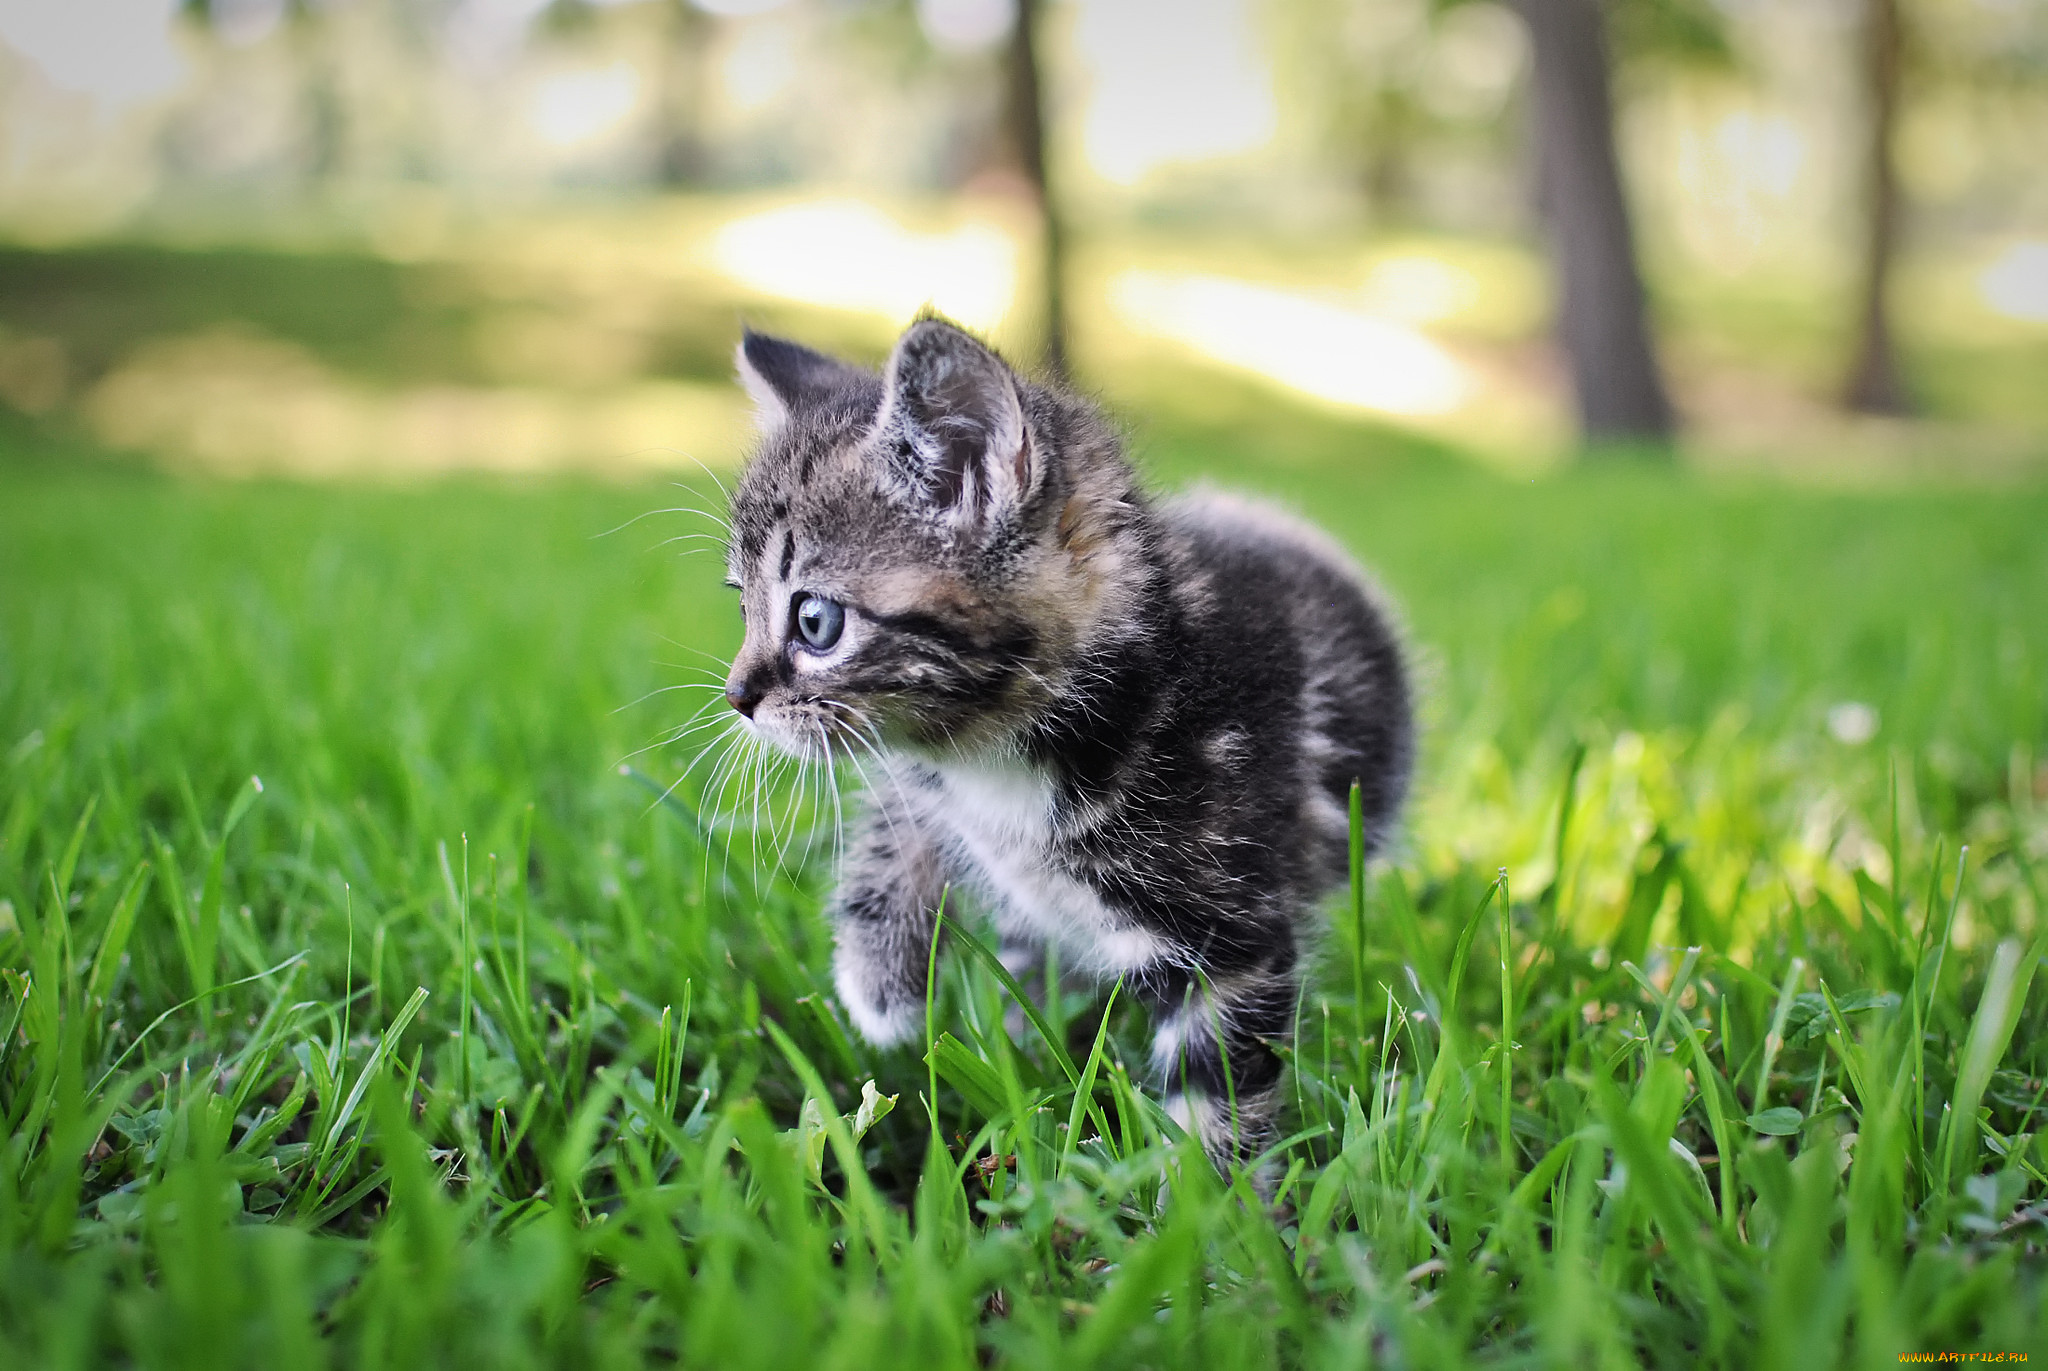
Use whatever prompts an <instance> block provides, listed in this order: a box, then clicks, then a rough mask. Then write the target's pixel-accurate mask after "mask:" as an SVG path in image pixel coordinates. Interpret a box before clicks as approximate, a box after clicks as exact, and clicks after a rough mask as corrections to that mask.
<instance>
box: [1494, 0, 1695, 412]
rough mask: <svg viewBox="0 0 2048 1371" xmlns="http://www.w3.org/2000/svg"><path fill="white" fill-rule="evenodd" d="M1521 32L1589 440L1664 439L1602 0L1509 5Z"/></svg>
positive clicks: (1540, 178) (1663, 406) (1541, 181)
mask: <svg viewBox="0 0 2048 1371" xmlns="http://www.w3.org/2000/svg"><path fill="white" fill-rule="evenodd" d="M1515 10H1516V11H1517V12H1518V13H1519V14H1520V15H1521V16H1522V19H1523V21H1524V22H1525V23H1526V24H1527V25H1528V29H1529V39H1530V47H1531V50H1532V54H1533V57H1534V63H1533V66H1534V70H1533V73H1532V79H1531V82H1530V97H1531V103H1532V116H1533V118H1532V123H1533V125H1534V136H1535V140H1536V157H1537V203H1538V206H1539V209H1540V211H1541V213H1542V216H1543V220H1544V223H1545V227H1546V230H1547V237H1548V239H1549V244H1550V252H1551V256H1552V260H1553V262H1554V263H1555V267H1556V272H1557V279H1558V321H1557V327H1558V337H1559V340H1560V342H1561V343H1562V344H1563V347H1564V351H1565V357H1566V360H1567V362H1568V364H1569V365H1570V367H1571V373H1572V384H1573V388H1574V390H1575V391H1576V393H1577V396H1578V406H1579V424H1580V429H1581V432H1582V434H1583V436H1584V437H1585V438H1586V439H1587V440H1588V441H1589V442H1596V443H1598V442H1631V441H1649V442H1653V443H1660V442H1663V441H1664V440H1666V439H1668V438H1669V437H1670V436H1671V433H1672V428H1673V416H1672V410H1671V401H1670V399H1669V397H1668V396H1667V394H1666V392H1665V389H1664V377H1663V373H1662V372H1661V370H1660V369H1659V368H1658V365H1657V354H1656V348H1655V345H1654V343H1653V341H1652V339H1651V336H1650V330H1649V324H1648V320H1647V318H1646V317H1645V304H1644V297H1643V283H1642V277H1641V275H1640V273H1639V272H1638V270H1637V268H1636V250H1635V235H1634V231H1633V229H1632V227H1631V225H1630V221H1629V210H1628V201H1627V198H1626V197H1625V196H1624V194H1623V191H1622V183H1621V167H1620V163H1619V159H1618V158H1617V157H1616V155H1615V141H1614V102H1613V95H1612V77H1611V72H1610V67H1609V58H1608V52H1609V49H1608V34H1607V28H1606V21H1605V17H1604V15H1603V14H1602V11H1601V0H1515Z"/></svg>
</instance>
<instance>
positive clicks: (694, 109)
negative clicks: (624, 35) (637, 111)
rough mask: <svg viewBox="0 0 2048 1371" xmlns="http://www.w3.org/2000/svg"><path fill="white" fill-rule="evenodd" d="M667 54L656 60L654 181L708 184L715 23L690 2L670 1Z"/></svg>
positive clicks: (680, 184)
mask: <svg viewBox="0 0 2048 1371" xmlns="http://www.w3.org/2000/svg"><path fill="white" fill-rule="evenodd" d="M664 27H665V28H666V30H667V32H666V34H665V35H664V36H665V37H666V39H667V43H666V44H665V47H666V51H663V52H661V53H659V54H658V55H657V57H656V60H655V67H654V72H655V89H654V117H655V122H656V128H655V138H656V145H655V159H654V174H655V179H656V180H657V181H658V182H659V183H660V184H662V185H664V186H688V185H694V184H696V183H697V182H699V181H702V180H703V179H704V173H705V171H706V169H707V164H708V162H709V160H710V159H709V157H708V156H707V155H706V150H705V146H704V87H705V85H706V83H707V82H708V81H709V80H710V45H711V34H710V22H709V21H708V20H707V19H706V18H705V17H704V15H702V14H700V13H699V12H698V11H697V9H696V7H695V6H693V5H691V4H690V3H688V0H670V3H669V5H668V13H667V15H666V16H665V24H664Z"/></svg>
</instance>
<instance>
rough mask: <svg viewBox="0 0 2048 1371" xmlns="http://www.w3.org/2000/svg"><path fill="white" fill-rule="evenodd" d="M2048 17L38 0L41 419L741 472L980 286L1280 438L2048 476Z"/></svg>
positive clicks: (1321, 449) (27, 20)
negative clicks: (807, 351) (800, 346)
mask: <svg viewBox="0 0 2048 1371" xmlns="http://www.w3.org/2000/svg"><path fill="white" fill-rule="evenodd" d="M2044 136H2048V4H2044V3H2042V0H1776V3H1766V0H1605V2H1604V3H1602V2H1601V0H1518V2H1517V3H1513V4H1497V3H1488V2H1487V0H1473V2H1471V3H1451V2H1449V0H915V3H910V2H909V0H690V2H686V0H200V2H199V3H192V2H190V0H188V2H187V3H179V2H178V0H63V3H57V2H56V0H0V407H4V410H5V411H6V413H5V414H4V415H0V419H4V420H5V422H6V423H8V424H10V425H13V426H15V427H16V428H17V429H20V428H22V427H23V426H26V427H28V428H29V429H31V430H32V431H35V432H38V433H43V434H50V435H57V434H61V435H65V436H66V437H67V438H68V439H69V440H73V441H75V442H78V443H81V444H85V445H89V446H91V447H93V448H96V449H102V450H120V451H127V452H138V453H143V454H147V455H148V456H149V457H150V458H151V459H153V460H155V461H158V462H161V463H163V464H166V465H169V466H173V467H177V468H183V469H195V470H204V471H209V472H224V473H248V474H257V473H291V474H310V475H322V476H326V475H354V474H377V475H407V474H413V473H421V472H432V471H441V470H448V469H491V470H500V471H539V470H554V469H575V470H587V471H603V472H622V473H626V474H632V473H636V472H642V471H648V470H651V469H660V468H668V467H689V466H690V465H691V464H692V463H694V462H698V461H701V462H705V463H709V464H712V465H717V464H719V463H721V462H729V461H732V460H734V459H735V458H736V457H737V456H738V454H739V452H740V450H741V448H742V445H743V444H744V442H745V439H746V416H745V412H744V410H743V408H742V402H741V399H740V397H739V395H738V393H737V388H736V387H735V386H733V385H732V383H731V380H730V365H729V358H730V353H731V348H732V345H733V343H734V340H735V338H736V335H737V332H738V328H739V325H740V323H741V321H742V320H744V321H747V322H749V323H752V324H754V325H755V326H757V327H762V328H767V329H771V330H779V331H785V332H788V333H791V334H794V335H797V336H799V337H802V338H804V339H807V340H809V341H812V342H814V343H817V344H819V345H821V346H826V347H831V348H836V349H839V350H842V351H844V352H846V353H847V354H849V355H852V356H854V357H857V358H860V359H862V360H866V361H869V362H873V361H877V360H879V358H880V357H881V356H882V355H883V353H884V351H885V349H886V347H887V345H888V342H889V340H890V339H891V338H892V337H893V335H894V333H895V331H896V330H897V329H899V328H900V327H901V326H902V325H903V324H904V322H905V321H906V320H907V319H908V318H909V317H910V316H911V315H912V314H913V313H914V312H915V311H917V310H918V309H919V308H920V307H922V306H924V305H926V304H930V305H933V306H936V307H937V308H938V309H939V310H941V311H943V312H945V313H947V314H949V315H951V316H952V317H954V318H956V319H959V320H961V321H962V322H964V323H967V324H969V325H971V326H973V327H975V328H977V329H981V330H985V331H986V332H987V333H988V334H989V335H991V336H992V337H993V338H994V339H995V340H996V341H997V342H998V343H999V344H1000V345H1002V346H1004V347H1005V348H1006V349H1007V350H1008V351H1009V352H1010V353H1011V354H1012V355H1013V356H1014V357H1016V358H1018V359H1020V360H1023V361H1025V362H1028V363H1030V364H1032V365H1035V366H1039V367H1042V368H1045V369H1047V370H1051V371H1063V372H1065V373H1067V374H1068V375H1070V376H1071V378H1072V379H1073V381H1074V382H1075V383H1076V384H1078V385H1080V386H1082V387H1083V388H1086V389H1088V390H1091V391H1094V392H1096V393H1098V394H1100V395H1102V396H1103V397H1104V398H1105V399H1106V400H1107V401H1108V402H1109V403H1110V404H1111V406H1112V407H1113V408H1114V409H1115V410H1117V412H1118V413H1119V414H1121V415H1123V416H1125V417H1126V418H1127V419H1128V420H1130V421H1131V422H1132V423H1133V425H1134V427H1135V428H1136V430H1137V431H1138V432H1139V433H1140V435H1141V436H1142V435H1145V434H1148V433H1149V434H1152V435H1155V436H1160V435H1163V436H1164V437H1165V438H1166V439H1168V440H1169V442H1168V445H1169V446H1170V445H1171V443H1170V440H1171V438H1172V437H1173V435H1175V434H1180V433H1194V434H1201V435H1206V438H1205V442H1206V441H1211V440H1216V439H1218V438H1220V439H1221V440H1223V441H1227V442H1229V443H1230V444H1231V445H1232V446H1233V447H1234V448H1235V449H1236V450H1238V451H1240V452H1241V453H1242V455H1243V456H1244V457H1245V458H1248V459H1252V460H1264V461H1272V462H1288V461H1295V462H1301V461H1311V460H1316V459H1319V458H1322V457H1328V456H1330V455H1332V454H1353V453H1355V454H1359V455H1360V456H1361V457H1363V456H1368V455H1370V454H1381V455H1386V456H1390V457H1399V456H1401V455H1403V454H1414V453H1418V452H1424V451H1428V452H1434V453H1439V454H1445V455H1448V456H1449V457H1450V458H1452V459H1454V460H1458V461H1468V462H1471V463H1475V464H1478V465H1481V466H1486V467H1491V468H1495V469H1500V470H1507V471H1513V472H1535V471H1541V470H1543V469H1545V468H1548V467H1551V466H1554V465H1557V464H1559V463H1561V462H1564V461H1567V460H1570V459H1572V458H1573V457H1574V456H1575V455H1577V454H1580V453H1584V452H1588V451H1591V452H1594V453H1599V452H1604V451H1610V450H1615V449H1620V450H1625V451H1628V452H1631V453H1638V454H1647V455H1649V456H1651V457H1653V458H1659V459H1662V458H1669V459H1671V460H1676V461H1680V462H1683V463H1688V464H1692V465H1697V466H1700V467H1705V468H1709V469H1725V470H1736V471H1767V472H1772V473H1779V474H1783V475H1786V476H1789V477H1793V478H1797V479H1812V480H1819V481H1827V482H1844V481H1846V482H1867V481H1892V480H1901V479H1903V480H1923V479H1934V480H1965V481H1972V482H1976V481H1986V480H1991V481H2006V480H2012V479H2019V478H2025V477H2028V476H2030V475H2032V474H2034V473H2038V472H2040V471H2042V470H2044V469H2048V157H2044V156H2043V151H2042V144H2043V141H2044Z"/></svg>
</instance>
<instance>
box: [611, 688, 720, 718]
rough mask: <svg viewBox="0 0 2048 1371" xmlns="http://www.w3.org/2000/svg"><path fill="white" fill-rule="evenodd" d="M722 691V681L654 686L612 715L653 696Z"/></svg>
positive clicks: (641, 703) (615, 710)
mask: <svg viewBox="0 0 2048 1371" xmlns="http://www.w3.org/2000/svg"><path fill="white" fill-rule="evenodd" d="M724 689H725V683H724V682H723V681H678V682H676V683H674V684H673V685H665V686H656V687H655V688H654V689H652V690H650V691H648V692H647V693H646V694H645V695H642V696H641V697H640V698H639V699H637V700H628V701H627V702H626V703H625V704H622V705H620V706H619V707H618V708H617V709H614V710H613V711H612V713H614V714H624V713H625V712H626V711H627V710H629V709H632V708H633V707H634V706H636V705H644V704H646V703H647V702H648V701H649V700H651V699H653V698H654V697H655V696H657V695H666V694H668V693H669V692H670V691H673V690H717V691H723V690H724Z"/></svg>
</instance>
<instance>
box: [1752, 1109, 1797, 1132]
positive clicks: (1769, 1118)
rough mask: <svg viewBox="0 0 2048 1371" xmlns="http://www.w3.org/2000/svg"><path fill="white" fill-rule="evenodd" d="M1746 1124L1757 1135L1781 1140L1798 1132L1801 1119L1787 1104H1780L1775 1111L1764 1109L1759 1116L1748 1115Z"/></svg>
mask: <svg viewBox="0 0 2048 1371" xmlns="http://www.w3.org/2000/svg"><path fill="white" fill-rule="evenodd" d="M1748 1123H1749V1126H1750V1127H1751V1128H1754V1129H1755V1130H1756V1131H1757V1132H1759V1133H1768V1134H1769V1135H1770V1136H1771V1137H1774V1138H1783V1137H1787V1136H1789V1135H1791V1134H1793V1133H1797V1132H1798V1131H1799V1125H1800V1123H1801V1119H1800V1115H1799V1111H1798V1110H1796V1109H1794V1108H1793V1107H1792V1106H1791V1105H1789V1104H1781V1105H1779V1106H1778V1107H1777V1108H1775V1109H1766V1110H1765V1111H1764V1112H1763V1113H1761V1114H1752V1115H1750V1116H1749V1119H1748Z"/></svg>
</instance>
